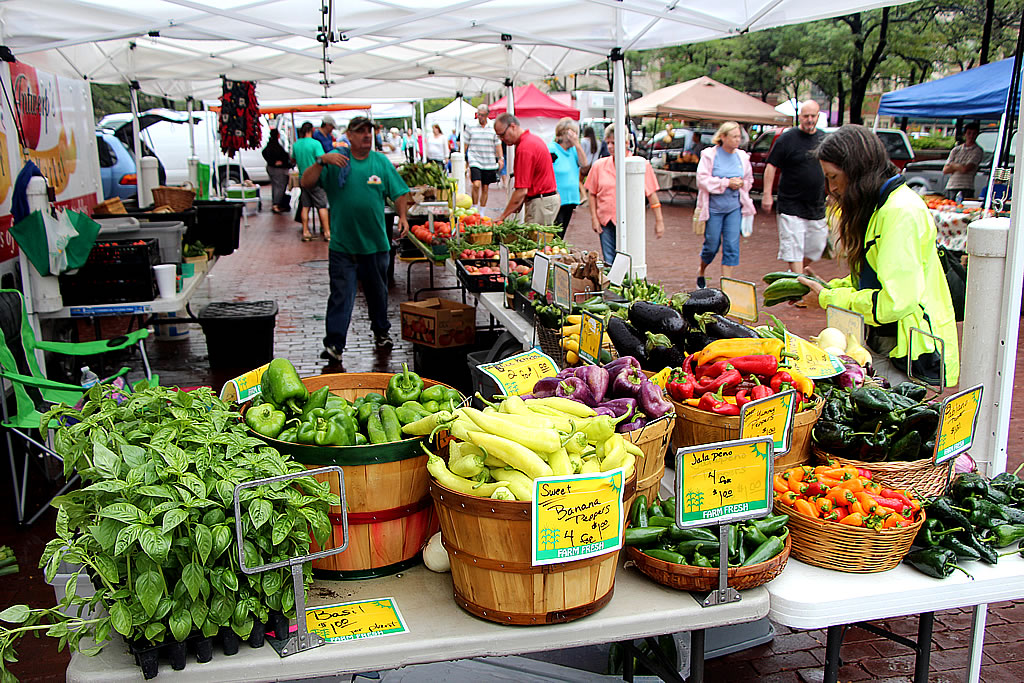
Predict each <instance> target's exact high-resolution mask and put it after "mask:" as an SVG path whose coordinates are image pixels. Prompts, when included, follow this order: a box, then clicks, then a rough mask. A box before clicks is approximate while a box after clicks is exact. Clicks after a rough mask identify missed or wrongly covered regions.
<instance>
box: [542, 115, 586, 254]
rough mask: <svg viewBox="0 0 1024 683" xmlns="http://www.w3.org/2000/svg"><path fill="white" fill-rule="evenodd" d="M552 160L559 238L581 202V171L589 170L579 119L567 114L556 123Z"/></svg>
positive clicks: (551, 144)
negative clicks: (559, 201)
mask: <svg viewBox="0 0 1024 683" xmlns="http://www.w3.org/2000/svg"><path fill="white" fill-rule="evenodd" d="M548 149H549V150H551V161H552V163H553V164H554V167H555V184H556V185H557V186H558V196H559V197H560V198H561V200H562V205H561V207H559V209H558V213H557V214H556V215H555V225H557V226H558V227H559V228H560V231H559V233H558V236H559V237H563V236H564V235H565V229H566V228H568V227H569V221H570V220H572V212H573V211H574V210H575V209H576V207H577V206H578V205H579V203H580V174H581V173H586V172H587V171H589V170H590V163H589V162H588V161H587V155H586V153H585V152H584V151H583V147H582V146H581V145H580V131H579V128H578V127H577V126H576V122H575V121H573V120H572V119H570V118H569V117H568V116H566V117H565V118H563V119H559V121H558V123H557V124H555V140H554V142H551V143H549V144H548Z"/></svg>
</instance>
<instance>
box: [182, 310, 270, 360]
mask: <svg viewBox="0 0 1024 683" xmlns="http://www.w3.org/2000/svg"><path fill="white" fill-rule="evenodd" d="M276 323H277V302H276V301H214V302H212V303H209V304H207V305H206V306H204V307H203V309H202V310H201V311H199V324H200V325H201V326H202V328H203V334H204V335H205V336H206V350H207V352H208V353H209V355H210V368H211V369H213V370H219V369H228V368H230V369H241V370H252V369H253V368H258V367H260V366H261V365H265V364H267V363H269V362H270V361H271V360H273V358H274V325H275V324H276Z"/></svg>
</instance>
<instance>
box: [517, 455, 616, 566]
mask: <svg viewBox="0 0 1024 683" xmlns="http://www.w3.org/2000/svg"><path fill="white" fill-rule="evenodd" d="M624 482H625V475H624V471H623V470H622V469H618V470H613V471H611V472H599V473H595V474H578V475H569V476H561V477H541V478H538V479H535V480H534V484H533V486H534V489H533V503H532V505H531V513H532V515H533V534H532V536H533V538H532V553H533V554H532V561H533V564H534V565H535V566H536V565H542V564H557V563H559V562H571V561H574V560H582V559H584V558H586V557H594V556H595V555H603V554H605V553H609V552H612V551H615V550H618V549H619V548H621V547H622V485H623V483H624Z"/></svg>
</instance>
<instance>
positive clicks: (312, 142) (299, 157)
mask: <svg viewBox="0 0 1024 683" xmlns="http://www.w3.org/2000/svg"><path fill="white" fill-rule="evenodd" d="M323 153H324V148H323V145H321V143H320V142H319V141H318V140H316V139H315V138H314V137H313V124H312V123H310V122H309V121H306V122H305V123H303V124H302V125H301V126H299V138H298V139H297V140H296V141H295V144H294V145H292V156H294V157H295V164H296V165H297V166H298V168H299V176H300V177H301V176H302V175H303V174H304V173H305V172H306V169H308V168H310V167H311V166H315V165H316V162H317V159H318V158H319V157H320V156H321V155H323ZM300 184H301V183H300ZM299 206H300V207H301V208H300V217H301V219H302V241H303V242H309V241H310V240H312V239H313V234H312V233H311V232H310V231H309V210H310V209H316V212H317V215H318V216H319V217H320V228H321V230H323V238H324V240H329V239H330V238H331V225H330V220H329V218H328V216H327V193H325V192H324V189H323V188H322V187H320V186H318V185H311V186H310V187H306V186H305V185H302V189H301V194H300V195H299Z"/></svg>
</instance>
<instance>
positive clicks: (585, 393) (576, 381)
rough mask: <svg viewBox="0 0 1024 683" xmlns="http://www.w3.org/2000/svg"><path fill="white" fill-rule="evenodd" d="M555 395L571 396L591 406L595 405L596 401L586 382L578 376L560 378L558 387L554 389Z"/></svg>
mask: <svg viewBox="0 0 1024 683" xmlns="http://www.w3.org/2000/svg"><path fill="white" fill-rule="evenodd" d="M555 396H560V397H561V398H571V399H572V400H574V401H579V402H580V403H582V404H584V405H588V406H590V407H591V408H593V407H594V406H596V405H597V401H595V400H594V397H593V395H592V394H591V393H590V389H588V388H587V383H586V382H584V381H583V380H581V379H580V378H579V377H568V378H566V379H563V380H560V381H559V382H558V389H556V390H555Z"/></svg>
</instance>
